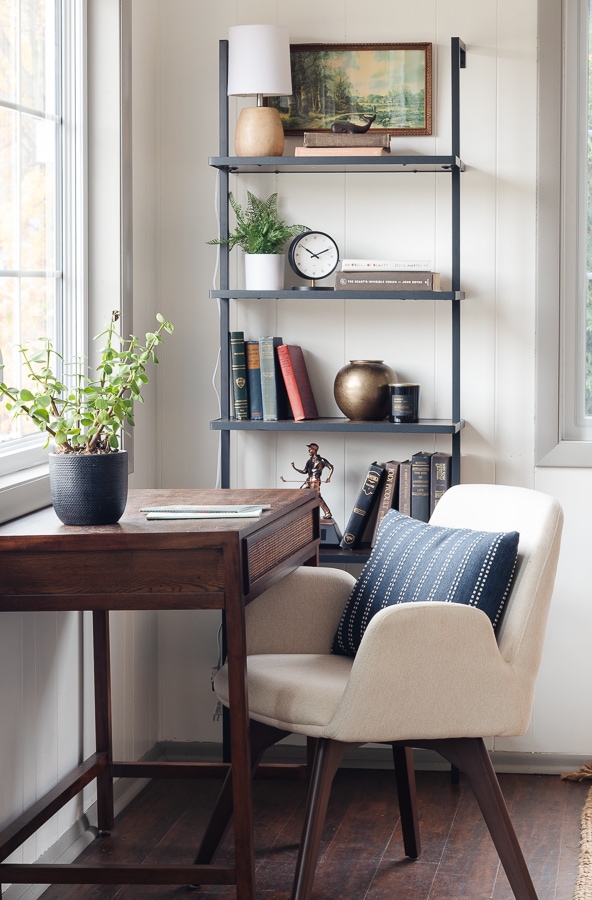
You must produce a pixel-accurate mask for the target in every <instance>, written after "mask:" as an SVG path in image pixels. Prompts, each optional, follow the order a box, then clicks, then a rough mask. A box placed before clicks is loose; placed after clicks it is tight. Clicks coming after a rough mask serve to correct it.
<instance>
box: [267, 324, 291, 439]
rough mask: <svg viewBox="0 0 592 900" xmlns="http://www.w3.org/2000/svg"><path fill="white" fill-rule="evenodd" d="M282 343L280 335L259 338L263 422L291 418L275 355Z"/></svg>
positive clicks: (284, 386)
mask: <svg viewBox="0 0 592 900" xmlns="http://www.w3.org/2000/svg"><path fill="white" fill-rule="evenodd" d="M282 343H283V341H282V339H281V337H271V336H265V337H262V338H259V355H260V359H261V395H262V399H263V420H264V421H265V422H277V421H278V420H280V419H291V418H293V417H292V413H291V407H290V403H289V400H288V393H287V391H286V385H285V383H284V377H283V375H282V372H281V369H280V363H279V360H278V355H277V348H278V347H279V346H280V344H282Z"/></svg>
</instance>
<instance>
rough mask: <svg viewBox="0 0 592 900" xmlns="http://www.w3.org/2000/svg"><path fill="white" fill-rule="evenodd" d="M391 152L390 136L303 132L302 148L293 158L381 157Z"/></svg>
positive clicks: (380, 134) (299, 148)
mask: <svg viewBox="0 0 592 900" xmlns="http://www.w3.org/2000/svg"><path fill="white" fill-rule="evenodd" d="M390 152H391V137H390V134H384V133H382V132H381V133H376V132H374V133H372V132H370V131H366V132H364V133H363V134H334V133H333V132H332V131H305V132H304V143H303V146H302V147H296V149H295V151H294V155H295V156H383V155H384V154H385V153H390Z"/></svg>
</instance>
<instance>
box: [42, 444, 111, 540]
mask: <svg viewBox="0 0 592 900" xmlns="http://www.w3.org/2000/svg"><path fill="white" fill-rule="evenodd" d="M127 466H128V459H127V452H126V451H125V450H120V451H119V452H118V453H94V454H93V453H89V454H85V453H50V454H49V487H50V490H51V499H52V502H53V508H54V509H55V512H56V515H57V517H58V519H60V521H62V522H63V523H64V525H113V524H114V523H115V522H118V521H119V520H120V518H121V516H122V515H123V511H124V509H125V504H126V502H127V481H128V478H127Z"/></svg>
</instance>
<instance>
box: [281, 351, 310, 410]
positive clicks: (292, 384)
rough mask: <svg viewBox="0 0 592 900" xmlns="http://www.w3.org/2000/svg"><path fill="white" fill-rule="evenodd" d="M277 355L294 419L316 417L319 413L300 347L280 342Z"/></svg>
mask: <svg viewBox="0 0 592 900" xmlns="http://www.w3.org/2000/svg"><path fill="white" fill-rule="evenodd" d="M277 355H278V359H279V363H280V368H281V370H282V375H283V376H284V382H285V384H286V391H287V392H288V399H289V401H290V406H291V407H292V413H293V415H294V420H295V421H296V422H302V421H303V420H304V419H318V418H319V414H318V411H317V405H316V403H315V399H314V396H313V393H312V387H311V384H310V378H309V377H308V371H307V369H306V363H305V361H304V354H303V353H302V347H299V346H297V345H296V344H281V345H280V346H279V347H278V348H277Z"/></svg>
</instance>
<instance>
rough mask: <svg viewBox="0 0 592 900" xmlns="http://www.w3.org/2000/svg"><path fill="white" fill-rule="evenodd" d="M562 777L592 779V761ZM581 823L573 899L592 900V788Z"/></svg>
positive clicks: (573, 779) (587, 797) (582, 779)
mask: <svg viewBox="0 0 592 900" xmlns="http://www.w3.org/2000/svg"><path fill="white" fill-rule="evenodd" d="M561 777H562V778H566V779H568V780H569V781H588V780H590V779H592V763H586V764H585V765H583V766H580V770H579V772H567V773H566V774H564V775H562V776H561ZM581 823H582V825H581V837H580V858H579V861H578V877H577V880H576V886H575V888H574V895H573V900H592V788H590V790H589V791H588V794H587V795H586V802H585V803H584V808H583V810H582V819H581Z"/></svg>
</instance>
